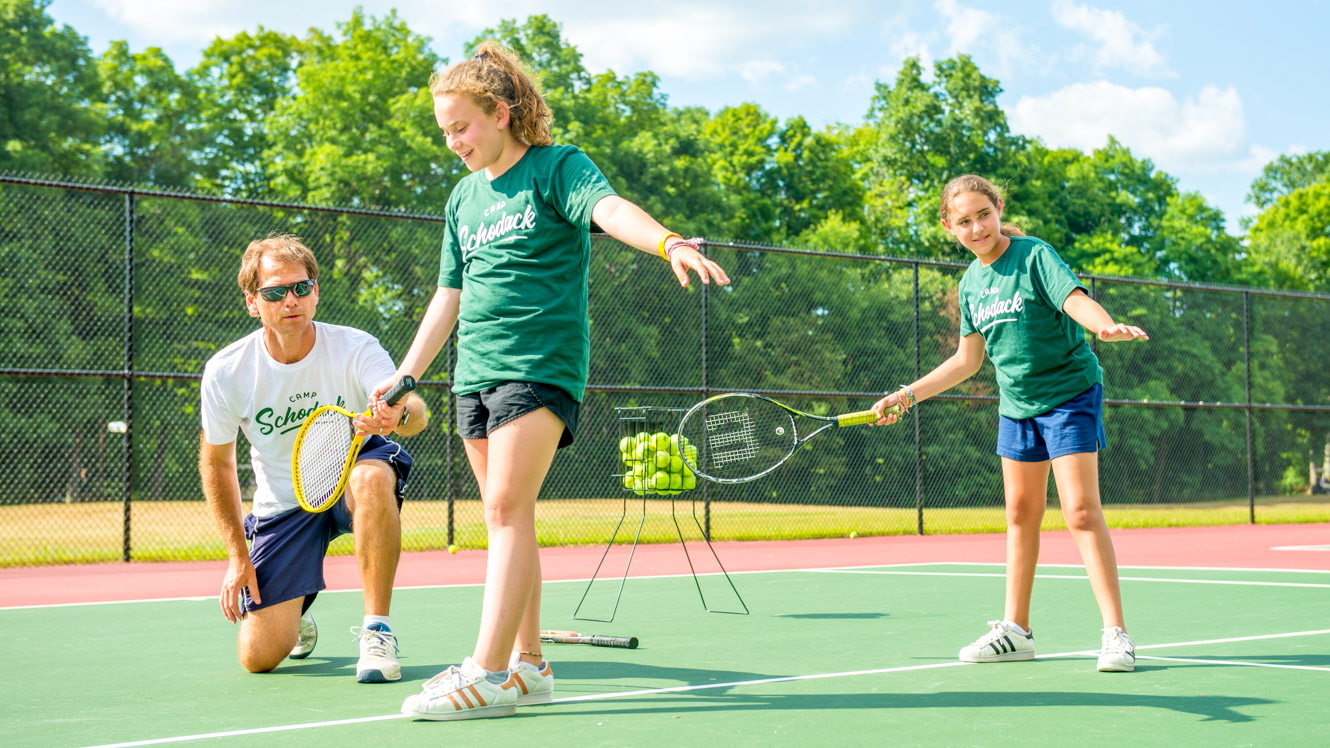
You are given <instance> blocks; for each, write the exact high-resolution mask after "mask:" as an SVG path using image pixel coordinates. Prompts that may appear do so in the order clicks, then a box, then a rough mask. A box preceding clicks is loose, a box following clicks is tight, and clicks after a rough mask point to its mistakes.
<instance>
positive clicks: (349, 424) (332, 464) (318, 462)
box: [291, 377, 416, 512]
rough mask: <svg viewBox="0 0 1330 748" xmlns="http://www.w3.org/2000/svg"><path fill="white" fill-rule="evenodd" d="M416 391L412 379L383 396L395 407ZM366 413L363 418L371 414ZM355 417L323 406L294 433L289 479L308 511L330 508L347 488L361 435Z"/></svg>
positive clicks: (394, 386)
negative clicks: (411, 392) (358, 432)
mask: <svg viewBox="0 0 1330 748" xmlns="http://www.w3.org/2000/svg"><path fill="white" fill-rule="evenodd" d="M415 388H416V380H415V378H414V377H402V381H400V382H398V383H397V384H395V385H393V388H392V389H390V390H388V391H387V392H385V393H383V400H384V402H386V403H388V404H389V405H395V404H396V403H397V401H398V400H401V399H402V398H403V397H405V396H406V393H408V392H410V391H411V390H414V389H415ZM372 414H373V412H372V410H366V411H365V415H367V416H368V415H372ZM355 417H356V414H355V413H352V412H351V411H349V410H346V409H345V408H340V407H338V406H336V405H325V406H323V407H321V408H318V409H316V410H315V411H314V412H313V413H310V414H309V416H307V417H306V418H305V422H304V423H303V424H301V426H300V432H299V433H297V434H296V448H295V450H294V451H292V452H291V477H292V479H293V480H294V482H295V487H296V501H299V502H300V506H301V507H303V508H305V509H306V510H308V511H311V512H322V511H327V510H328V509H331V508H332V506H333V504H336V503H337V499H338V498H339V497H340V496H341V495H342V491H343V490H345V489H346V480H347V478H349V477H351V468H353V467H355V465H356V456H357V455H359V454H360V445H361V444H363V443H364V442H365V435H364V434H357V433H356V426H355V423H353V419H354V418H355Z"/></svg>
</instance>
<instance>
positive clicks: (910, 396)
mask: <svg viewBox="0 0 1330 748" xmlns="http://www.w3.org/2000/svg"><path fill="white" fill-rule="evenodd" d="M896 386H897V387H899V388H901V389H902V390H905V397H906V399H907V400H908V401H909V402H907V403H906V404H905V410H906V411H909V410H910V408H913V407H914V406H915V405H916V404H917V403H918V402H919V401H918V400H915V399H914V390H911V389H910V388H909V386H908V385H904V384H900V385H896Z"/></svg>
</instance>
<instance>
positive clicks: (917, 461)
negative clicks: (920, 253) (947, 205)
mask: <svg viewBox="0 0 1330 748" xmlns="http://www.w3.org/2000/svg"><path fill="white" fill-rule="evenodd" d="M911 264H912V266H913V267H914V378H915V379H916V380H918V379H919V335H920V330H919V263H918V262H915V263H911ZM923 412H924V409H923V408H921V407H919V406H918V405H916V406H915V408H914V419H913V420H914V512H915V525H916V527H915V531H916V533H917V534H919V535H923V534H924V443H923V432H922V431H921V429H920V426H919V419H920V418H922V417H923Z"/></svg>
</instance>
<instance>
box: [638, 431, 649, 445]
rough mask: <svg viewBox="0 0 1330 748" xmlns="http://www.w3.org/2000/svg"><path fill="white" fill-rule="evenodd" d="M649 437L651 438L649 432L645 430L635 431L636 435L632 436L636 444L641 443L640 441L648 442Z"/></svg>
mask: <svg viewBox="0 0 1330 748" xmlns="http://www.w3.org/2000/svg"><path fill="white" fill-rule="evenodd" d="M651 439H652V437H651V434H648V433H647V432H645V431H639V432H637V436H636V437H634V441H636V442H637V443H638V444H641V443H642V442H649V441H651Z"/></svg>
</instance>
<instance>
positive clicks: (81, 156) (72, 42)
mask: <svg viewBox="0 0 1330 748" xmlns="http://www.w3.org/2000/svg"><path fill="white" fill-rule="evenodd" d="M50 5H51V3H50V0H0V99H3V100H4V102H5V106H4V107H3V109H0V169H8V170H13V171H26V172H40V173H47V174H71V175H73V174H76V175H79V176H84V177H95V176H99V175H100V174H101V165H102V162H101V159H100V155H99V147H98V141H99V138H100V137H101V124H100V120H99V119H98V118H97V116H96V114H95V112H94V111H93V110H92V108H91V107H90V102H92V101H93V100H95V99H96V98H97V97H98V95H99V90H98V83H97V65H96V62H95V60H94V59H93V57H92V53H91V52H90V51H89V49H88V43H87V40H86V39H84V38H83V37H82V36H79V34H78V32H76V31H75V30H74V29H72V28H70V27H69V26H67V25H62V26H58V27H57V26H56V25H55V22H54V21H53V20H52V19H51V17H50V16H49V15H47V13H46V9H47V8H48V7H50Z"/></svg>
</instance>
